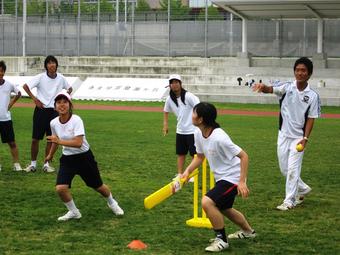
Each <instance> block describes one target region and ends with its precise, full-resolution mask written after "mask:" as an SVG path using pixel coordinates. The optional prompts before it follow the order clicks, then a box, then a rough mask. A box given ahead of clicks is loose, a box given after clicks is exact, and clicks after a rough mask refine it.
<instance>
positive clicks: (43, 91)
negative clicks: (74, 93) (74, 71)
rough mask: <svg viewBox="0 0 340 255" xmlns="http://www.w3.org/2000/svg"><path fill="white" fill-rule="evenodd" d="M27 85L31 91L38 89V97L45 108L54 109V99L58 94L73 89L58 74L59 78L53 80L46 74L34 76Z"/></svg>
mask: <svg viewBox="0 0 340 255" xmlns="http://www.w3.org/2000/svg"><path fill="white" fill-rule="evenodd" d="M27 85H28V87H29V88H30V89H31V90H32V89H33V88H35V87H36V88H37V96H36V97H37V98H38V99H39V100H40V101H41V102H42V103H43V105H44V108H54V98H55V97H56V96H57V94H58V93H59V92H60V91H62V90H63V89H66V90H67V89H69V88H70V87H71V86H70V84H68V82H67V81H66V79H65V77H64V76H63V75H62V74H60V73H57V76H56V77H55V78H54V79H52V78H50V77H49V76H48V75H47V73H46V72H45V73H41V74H38V75H36V76H34V77H33V78H32V80H30V81H29V82H28V83H27Z"/></svg>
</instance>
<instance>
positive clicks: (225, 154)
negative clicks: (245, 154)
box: [195, 128, 242, 184]
mask: <svg viewBox="0 0 340 255" xmlns="http://www.w3.org/2000/svg"><path fill="white" fill-rule="evenodd" d="M195 146H196V151H197V153H198V154H204V155H205V157H206V158H207V160H208V162H209V166H210V169H211V170H212V171H213V173H214V177H215V181H216V182H217V181H219V180H225V181H228V182H231V183H233V184H238V183H239V181H240V173H241V160H240V158H239V157H237V155H238V154H240V152H241V151H242V149H241V148H240V147H239V146H237V145H236V144H234V143H233V141H232V140H231V139H230V137H229V136H228V135H227V133H226V132H224V130H223V129H221V128H215V129H214V130H213V132H212V133H211V134H210V136H209V137H208V138H204V137H203V135H202V132H201V131H200V130H197V131H196V132H195Z"/></svg>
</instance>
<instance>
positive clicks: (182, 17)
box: [0, 0, 340, 57]
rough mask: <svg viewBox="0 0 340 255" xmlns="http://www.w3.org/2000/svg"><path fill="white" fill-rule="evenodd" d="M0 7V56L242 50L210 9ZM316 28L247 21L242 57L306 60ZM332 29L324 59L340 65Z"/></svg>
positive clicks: (338, 37) (330, 26)
mask: <svg viewBox="0 0 340 255" xmlns="http://www.w3.org/2000/svg"><path fill="white" fill-rule="evenodd" d="M0 1H1V15H0V35H1V37H0V54H1V55H3V56H23V55H27V56H34V55H38V56H39V55H47V54H53V55H59V56H201V57H213V56H236V55H237V52H240V51H241V48H242V38H241V35H242V21H241V20H239V19H237V18H235V17H233V16H232V15H231V14H230V13H227V12H225V11H223V10H218V9H217V8H215V7H213V6H210V7H207V9H206V10H207V11H206V10H205V8H189V7H187V6H183V5H180V4H179V2H180V1H178V0H163V1H161V3H160V7H159V9H157V10H151V9H150V8H149V9H148V5H147V3H146V2H145V0H137V2H135V0H116V1H111V0H100V1H99V2H98V1H97V0H81V1H80V0H67V1H65V0H47V1H46V0H0ZM25 2H26V4H25ZM24 6H26V12H25V11H24V9H25V7H24ZM25 14H26V15H25ZM317 25H318V24H317V21H316V20H256V21H253V20H252V21H248V51H249V52H250V53H251V54H252V55H253V56H265V57H297V56H302V55H303V56H313V55H314V54H315V53H316V51H317ZM339 27H340V20H339V19H338V20H325V21H324V52H325V53H326V54H327V56H328V57H340V43H339V41H340V29H339Z"/></svg>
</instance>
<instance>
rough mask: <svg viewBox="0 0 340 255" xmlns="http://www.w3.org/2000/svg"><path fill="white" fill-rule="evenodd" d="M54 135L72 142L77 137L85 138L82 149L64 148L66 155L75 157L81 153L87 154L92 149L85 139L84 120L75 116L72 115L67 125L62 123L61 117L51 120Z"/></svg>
mask: <svg viewBox="0 0 340 255" xmlns="http://www.w3.org/2000/svg"><path fill="white" fill-rule="evenodd" d="M50 124H51V130H52V135H56V136H58V137H59V139H61V140H71V139H72V138H74V137H75V136H83V144H82V145H81V147H80V148H75V147H68V146H63V154H64V155H67V156H68V155H75V154H79V153H84V152H87V151H88V150H89V149H90V145H89V143H88V142H87V140H86V137H85V129H84V124H83V121H82V119H81V118H80V117H79V116H78V115H75V114H72V116H71V118H70V119H69V120H68V121H67V122H66V123H61V122H60V120H59V117H56V118H54V119H53V120H51V123H50Z"/></svg>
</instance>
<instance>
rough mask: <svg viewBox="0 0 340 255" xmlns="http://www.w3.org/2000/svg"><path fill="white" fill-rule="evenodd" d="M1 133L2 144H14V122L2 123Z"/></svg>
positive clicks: (0, 123)
mask: <svg viewBox="0 0 340 255" xmlns="http://www.w3.org/2000/svg"><path fill="white" fill-rule="evenodd" d="M0 133H1V142H2V143H10V142H14V141H15V137H14V130H13V122H12V121H11V120H8V121H0Z"/></svg>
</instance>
